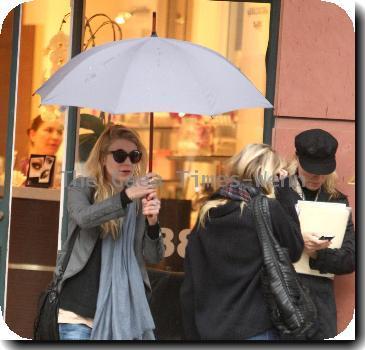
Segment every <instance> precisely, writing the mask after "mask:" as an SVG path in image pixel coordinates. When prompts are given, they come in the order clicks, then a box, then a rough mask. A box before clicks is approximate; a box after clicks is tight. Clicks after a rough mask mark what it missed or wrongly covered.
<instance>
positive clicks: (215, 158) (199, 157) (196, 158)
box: [167, 155, 231, 162]
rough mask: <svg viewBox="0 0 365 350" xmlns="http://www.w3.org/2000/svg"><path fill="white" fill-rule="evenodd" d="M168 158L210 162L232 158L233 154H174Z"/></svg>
mask: <svg viewBox="0 0 365 350" xmlns="http://www.w3.org/2000/svg"><path fill="white" fill-rule="evenodd" d="M167 158H168V159H170V160H184V161H185V160H188V161H192V162H209V161H212V160H213V161H223V160H226V159H229V158H231V156H215V155H211V156H202V155H197V156H179V155H174V156H168V157H167Z"/></svg>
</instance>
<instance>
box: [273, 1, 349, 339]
mask: <svg viewBox="0 0 365 350" xmlns="http://www.w3.org/2000/svg"><path fill="white" fill-rule="evenodd" d="M281 3H282V8H281V18H280V34H279V50H278V65H277V80H276V95H275V105H274V107H275V108H274V114H275V117H276V120H275V128H274V129H273V146H274V147H275V148H276V149H277V150H278V151H279V152H280V153H281V154H282V155H285V156H288V157H291V156H292V155H293V154H294V137H295V135H297V134H298V133H300V132H301V131H303V130H306V129H311V128H322V129H325V130H327V131H329V132H330V133H332V134H333V135H334V136H335V137H336V138H337V139H338V141H339V149H338V151H337V173H338V175H339V184H338V188H339V190H341V191H342V192H344V193H346V194H347V195H348V196H349V200H350V205H351V206H352V207H353V215H354V214H355V186H354V185H349V184H348V182H349V180H350V178H351V177H352V176H354V175H355V122H354V121H355V34H354V31H353V26H352V22H351V20H350V19H349V17H348V16H347V14H346V12H345V11H343V10H342V9H341V8H340V7H338V6H336V5H334V4H331V3H327V2H322V1H320V0H282V2H281ZM354 219H355V218H354ZM335 291H336V303H337V316H338V332H339V333H340V332H341V331H342V330H344V329H345V328H346V327H347V325H348V323H349V322H350V320H351V319H352V317H353V311H354V306H355V275H354V274H350V275H345V276H336V278H335Z"/></svg>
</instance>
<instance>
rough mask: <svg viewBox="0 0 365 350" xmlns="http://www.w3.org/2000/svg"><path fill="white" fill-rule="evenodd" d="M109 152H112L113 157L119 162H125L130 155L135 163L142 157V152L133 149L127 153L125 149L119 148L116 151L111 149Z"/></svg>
mask: <svg viewBox="0 0 365 350" xmlns="http://www.w3.org/2000/svg"><path fill="white" fill-rule="evenodd" d="M108 153H111V154H112V155H113V159H114V160H115V161H116V162H117V163H123V162H124V161H125V160H126V159H127V158H128V157H129V159H130V160H131V162H132V163H133V164H136V163H138V162H139V161H140V160H141V158H142V152H140V151H138V150H134V151H131V152H129V153H127V152H126V151H125V150H123V149H117V150H115V151H109V152H108Z"/></svg>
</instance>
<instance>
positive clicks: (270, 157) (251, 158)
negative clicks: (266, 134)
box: [199, 143, 283, 227]
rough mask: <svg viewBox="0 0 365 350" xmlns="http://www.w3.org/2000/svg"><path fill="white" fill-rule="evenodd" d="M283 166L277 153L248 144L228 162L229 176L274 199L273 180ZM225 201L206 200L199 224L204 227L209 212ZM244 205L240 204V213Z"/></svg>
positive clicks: (263, 145)
mask: <svg viewBox="0 0 365 350" xmlns="http://www.w3.org/2000/svg"><path fill="white" fill-rule="evenodd" d="M282 166H283V161H282V160H281V158H280V157H279V156H278V155H277V153H276V152H275V151H274V150H273V149H272V148H271V147H270V146H269V145H266V144H261V143H259V144H257V143H254V144H249V145H247V146H246V147H245V148H244V149H242V150H241V152H239V153H237V154H236V155H234V156H233V157H232V158H230V160H229V161H228V168H229V176H230V177H231V178H233V177H234V178H235V179H236V180H238V181H240V182H241V181H249V182H251V183H252V184H253V185H254V186H257V187H260V188H261V189H262V191H263V192H264V194H266V195H267V196H268V197H275V192H274V184H273V181H274V178H275V176H277V174H278V173H279V170H280V169H281V168H282ZM227 201H228V200H227V199H215V200H208V201H207V202H205V204H204V205H203V206H202V207H201V209H200V213H199V224H200V225H202V226H203V227H204V225H205V219H206V217H207V216H208V217H209V210H210V209H212V208H216V207H218V206H220V205H223V204H225V203H227ZM244 205H245V203H244V202H243V201H242V202H241V212H242V210H243V207H244Z"/></svg>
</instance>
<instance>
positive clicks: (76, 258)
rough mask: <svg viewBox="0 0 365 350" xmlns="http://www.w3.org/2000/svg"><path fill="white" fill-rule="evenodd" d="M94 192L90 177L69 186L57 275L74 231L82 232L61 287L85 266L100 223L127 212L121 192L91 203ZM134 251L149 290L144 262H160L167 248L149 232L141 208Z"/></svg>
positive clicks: (138, 215)
mask: <svg viewBox="0 0 365 350" xmlns="http://www.w3.org/2000/svg"><path fill="white" fill-rule="evenodd" d="M92 193H93V182H92V179H91V178H88V177H78V178H76V179H74V180H73V181H72V183H71V184H70V186H69V188H68V198H67V208H68V213H69V223H68V235H67V239H66V241H65V244H64V246H63V248H62V250H61V251H60V252H59V253H58V257H57V264H56V270H55V277H56V276H57V275H58V274H59V271H60V268H61V263H62V259H63V257H64V256H65V253H66V250H67V247H68V245H69V241H70V237H71V234H72V233H73V232H75V230H76V228H77V227H80V233H79V238H77V239H76V241H75V244H74V247H73V250H72V253H71V257H70V260H69V263H68V265H67V268H66V271H65V273H64V275H63V278H62V280H61V283H60V289H61V288H62V285H63V283H64V281H65V280H66V279H68V278H70V277H72V276H74V275H76V274H77V273H78V272H79V271H81V270H82V269H83V268H84V266H85V265H86V263H87V261H88V260H89V258H90V256H91V253H92V251H93V249H94V247H95V244H96V241H97V239H98V237H99V235H100V233H101V229H100V225H101V224H102V223H104V222H106V221H108V220H111V219H116V218H123V217H124V215H125V210H124V208H123V207H122V203H121V199H120V194H119V193H118V194H116V195H114V196H112V197H110V198H108V199H106V200H104V201H102V202H99V203H94V204H92ZM134 250H135V254H136V259H137V262H138V265H139V268H140V270H141V274H142V277H143V281H144V283H145V285H146V287H147V289H148V290H149V291H150V290H151V286H150V281H149V278H148V275H147V271H146V266H145V261H146V262H148V263H151V264H155V263H158V262H159V261H160V260H161V259H162V258H163V256H164V252H165V248H164V244H163V238H162V236H161V235H160V237H159V238H158V239H155V240H153V239H151V238H150V237H149V236H148V235H147V228H146V223H145V217H144V215H143V214H142V211H139V213H138V214H137V223H136V233H135V240H134Z"/></svg>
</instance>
